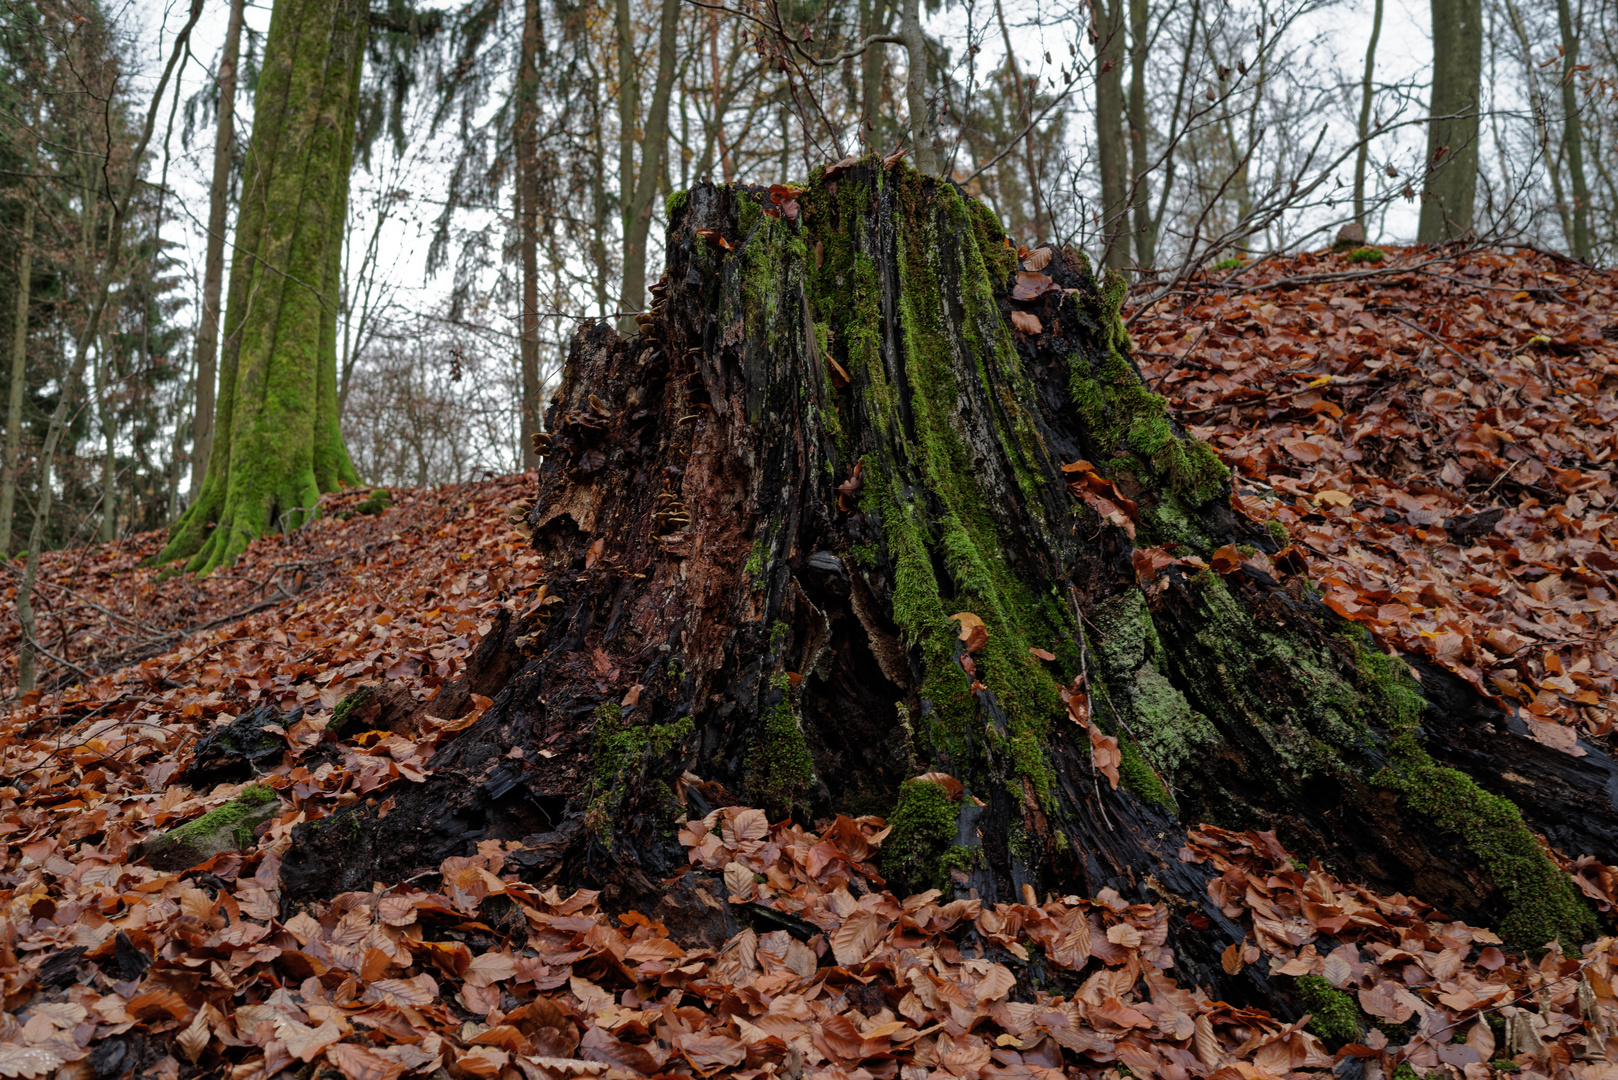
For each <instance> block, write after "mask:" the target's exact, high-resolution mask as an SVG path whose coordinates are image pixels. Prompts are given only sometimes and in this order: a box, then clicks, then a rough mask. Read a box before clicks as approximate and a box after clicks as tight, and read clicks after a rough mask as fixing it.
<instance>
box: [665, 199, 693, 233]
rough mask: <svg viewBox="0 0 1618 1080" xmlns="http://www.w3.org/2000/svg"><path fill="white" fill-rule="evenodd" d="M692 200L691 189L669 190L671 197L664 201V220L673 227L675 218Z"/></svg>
mask: <svg viewBox="0 0 1618 1080" xmlns="http://www.w3.org/2000/svg"><path fill="white" fill-rule="evenodd" d="M690 201H691V193H690V192H689V191H671V192H669V197H668V198H667V199H665V200H664V201H663V220H664V221H665V222H667V223H668V224H669V226H671V227H672V226H673V225H674V222H675V220H676V219H677V218H678V217H679V216H680V211H682V210H684V209H685V204H686V203H688V202H690Z"/></svg>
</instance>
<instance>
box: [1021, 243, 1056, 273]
mask: <svg viewBox="0 0 1618 1080" xmlns="http://www.w3.org/2000/svg"><path fill="white" fill-rule="evenodd" d="M1050 261H1051V249H1050V247H1049V246H1048V245H1047V246H1045V247H1037V248H1035V249H1034V250H1033V251H1030V252H1028V253H1027V254H1026V255H1024V256H1023V259H1022V268H1023V269H1024V270H1043V269H1045V267H1046V266H1048V265H1050Z"/></svg>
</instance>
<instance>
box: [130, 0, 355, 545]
mask: <svg viewBox="0 0 1618 1080" xmlns="http://www.w3.org/2000/svg"><path fill="white" fill-rule="evenodd" d="M367 18H368V9H367V7H366V5H365V4H364V3H363V2H362V0H335V2H317V0H277V3H276V4H275V8H274V12H273V14H272V15H271V19H270V32H269V35H268V37H267V38H266V41H265V47H264V63H263V68H262V71H261V73H260V76H259V83H258V91H257V95H256V97H255V99H254V113H253V115H254V124H253V134H252V138H251V140H250V141H249V143H248V147H247V160H246V165H245V168H244V172H243V178H242V197H241V211H240V215H239V218H238V222H237V228H236V250H235V255H234V258H233V259H232V263H231V273H230V292H229V298H228V302H227V304H226V309H225V323H224V326H225V345H224V351H223V355H222V357H221V362H220V372H219V375H220V378H219V395H218V402H217V405H216V407H215V420H214V446H213V451H212V453H211V455H210V458H209V462H208V472H207V475H206V477H205V478H204V480H203V484H202V488H201V491H200V492H199V493H198V496H197V499H196V501H195V502H194V503H193V504H192V506H191V507H190V508H189V509H188V510H187V511H186V513H185V514H184V515H183V516H182V517H181V519H180V520H179V522H178V523H177V524H176V525H175V529H174V533H173V535H172V537H171V539H170V542H169V544H168V546H167V547H166V548H165V549H164V551H163V553H162V554H161V556H160V558H162V559H176V558H188V559H189V560H190V561H189V563H188V564H187V566H188V569H191V570H195V571H198V572H202V573H206V572H208V571H210V570H212V569H214V568H215V567H217V566H220V565H223V564H225V563H228V562H230V561H231V560H233V559H234V558H235V557H236V556H237V555H238V554H240V553H241V552H242V550H243V549H244V548H246V546H247V545H248V543H250V542H251V541H252V540H253V539H254V538H255V537H257V536H260V535H262V534H264V533H265V532H266V531H270V530H275V529H282V528H294V527H296V526H297V525H299V524H300V523H301V522H303V521H304V520H306V518H307V517H308V515H309V514H310V513H311V512H312V511H313V509H314V507H315V505H316V503H317V502H318V500H319V497H320V494H321V492H323V491H331V490H335V489H336V488H337V487H338V486H339V485H341V484H345V483H356V482H357V477H356V476H355V473H354V466H353V464H352V463H351V462H350V461H349V457H348V451H347V449H346V447H345V446H344V445H343V440H342V435H341V433H340V432H339V430H338V424H337V381H336V380H337V374H336V373H337V366H336V363H337V362H336V356H337V353H336V319H337V307H338V294H339V285H340V266H341V259H342V237H343V226H344V220H345V215H346V211H347V205H348V181H349V171H350V164H351V162H352V160H353V154H354V122H355V117H356V110H357V107H358V98H359V78H360V71H361V65H362V63H363V59H364V45H365V33H366V24H367Z"/></svg>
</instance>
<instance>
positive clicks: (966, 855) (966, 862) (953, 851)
mask: <svg viewBox="0 0 1618 1080" xmlns="http://www.w3.org/2000/svg"><path fill="white" fill-rule="evenodd" d="M982 865H983V849H982V848H969V847H961V846H960V845H959V844H956V845H954V846H952V847H951V848H950V849H949V850H948V851H946V852H944V854H943V855H942V856H940V857H939V860H938V869H939V872H940V873H941V874H942V875H943V876H944V878H945V880H946V881H947V880H948V879H949V876H950V871H951V870H975V869H977V868H978V867H979V866H982ZM946 891H947V890H946Z"/></svg>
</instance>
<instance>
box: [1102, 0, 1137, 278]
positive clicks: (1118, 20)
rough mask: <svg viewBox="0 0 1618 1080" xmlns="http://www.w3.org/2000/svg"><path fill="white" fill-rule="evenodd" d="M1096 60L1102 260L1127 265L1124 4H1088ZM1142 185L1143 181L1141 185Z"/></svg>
mask: <svg viewBox="0 0 1618 1080" xmlns="http://www.w3.org/2000/svg"><path fill="white" fill-rule="evenodd" d="M1090 16H1091V19H1092V20H1093V22H1092V24H1091V33H1092V35H1093V36H1094V38H1095V47H1096V62H1097V63H1098V64H1099V65H1100V66H1099V67H1098V68H1097V69H1096V159H1097V164H1098V166H1099V167H1100V170H1101V237H1100V239H1101V244H1102V256H1101V258H1102V262H1103V263H1104V264H1105V265H1106V266H1107V268H1108V269H1112V270H1122V269H1123V268H1125V267H1127V266H1128V265H1129V211H1130V199H1129V187H1130V183H1129V149H1128V145H1129V144H1128V142H1127V138H1126V136H1125V133H1124V49H1125V46H1126V44H1127V42H1126V39H1125V37H1124V0H1091V8H1090ZM1142 182H1143V183H1144V181H1142Z"/></svg>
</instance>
